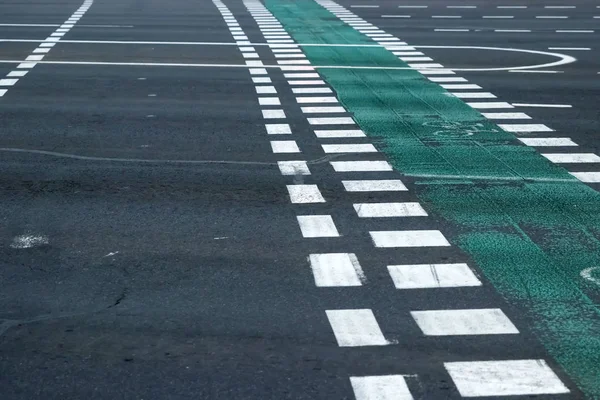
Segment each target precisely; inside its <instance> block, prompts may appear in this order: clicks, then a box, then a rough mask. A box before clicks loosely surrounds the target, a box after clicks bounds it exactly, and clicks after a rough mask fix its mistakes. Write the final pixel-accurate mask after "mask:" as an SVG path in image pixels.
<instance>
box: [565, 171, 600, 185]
mask: <svg viewBox="0 0 600 400" xmlns="http://www.w3.org/2000/svg"><path fill="white" fill-rule="evenodd" d="M570 174H571V175H573V176H574V177H575V178H577V179H579V180H580V181H581V182H584V183H600V172H570Z"/></svg>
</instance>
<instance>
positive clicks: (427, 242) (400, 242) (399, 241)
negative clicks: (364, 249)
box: [369, 230, 450, 247]
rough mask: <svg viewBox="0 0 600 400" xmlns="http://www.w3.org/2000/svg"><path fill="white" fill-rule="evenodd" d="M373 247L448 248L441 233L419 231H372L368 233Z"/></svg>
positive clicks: (447, 243)
mask: <svg viewBox="0 0 600 400" xmlns="http://www.w3.org/2000/svg"><path fill="white" fill-rule="evenodd" d="M369 234H370V235H371V239H373V243H374V244H375V247H440V246H450V243H449V242H448V241H447V240H446V238H445V237H444V235H443V234H442V232H440V231H436V230H420V231H372V232H369Z"/></svg>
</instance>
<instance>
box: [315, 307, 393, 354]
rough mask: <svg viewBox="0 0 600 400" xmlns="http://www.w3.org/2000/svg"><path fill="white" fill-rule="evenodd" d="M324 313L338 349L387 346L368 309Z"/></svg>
mask: <svg viewBox="0 0 600 400" xmlns="http://www.w3.org/2000/svg"><path fill="white" fill-rule="evenodd" d="M325 312H326V313H327V318H328V319H329V324H330V325H331V329H332V330H333V334H334V335H335V338H336V340H337V342H338V345H339V346H340V347H359V346H385V345H388V344H389V342H388V341H387V340H385V337H384V336H383V332H381V328H379V324H378V323H377V320H376V319H375V315H373V311H371V310H370V309H362V310H326V311H325Z"/></svg>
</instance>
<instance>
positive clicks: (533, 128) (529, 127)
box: [498, 124, 554, 133]
mask: <svg viewBox="0 0 600 400" xmlns="http://www.w3.org/2000/svg"><path fill="white" fill-rule="evenodd" d="M498 126H499V127H500V128H502V129H504V130H505V131H506V132H516V133H522V132H527V133H530V132H553V131H554V129H552V128H549V127H547V126H546V125H544V124H498Z"/></svg>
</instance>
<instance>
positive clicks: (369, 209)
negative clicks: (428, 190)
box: [354, 203, 427, 218]
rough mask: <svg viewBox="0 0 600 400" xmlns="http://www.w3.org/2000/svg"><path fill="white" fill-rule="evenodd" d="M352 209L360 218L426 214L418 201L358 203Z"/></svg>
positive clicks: (419, 215) (423, 215) (421, 215)
mask: <svg viewBox="0 0 600 400" xmlns="http://www.w3.org/2000/svg"><path fill="white" fill-rule="evenodd" d="M354 210H355V211H356V214H358V216H359V217H360V218H385V217H426V216H427V212H426V211H425V210H424V209H423V207H421V205H420V204H419V203H358V204H354Z"/></svg>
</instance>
